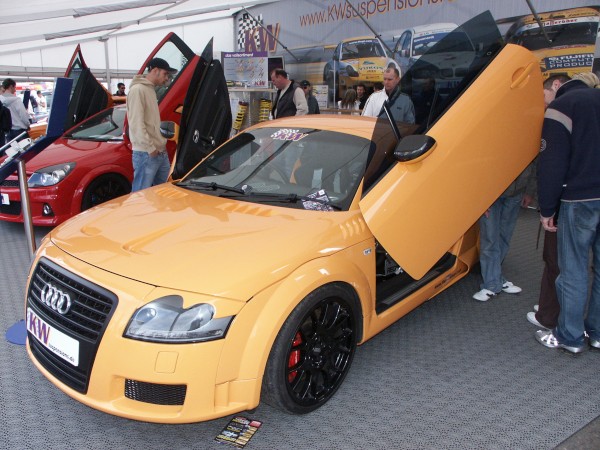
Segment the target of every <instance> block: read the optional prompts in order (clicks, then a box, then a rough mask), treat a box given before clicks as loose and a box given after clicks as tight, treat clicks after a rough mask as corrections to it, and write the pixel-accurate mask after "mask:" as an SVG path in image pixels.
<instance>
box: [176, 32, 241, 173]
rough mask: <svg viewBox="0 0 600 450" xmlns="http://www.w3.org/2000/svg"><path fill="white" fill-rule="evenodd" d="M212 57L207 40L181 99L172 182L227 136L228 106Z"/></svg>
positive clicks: (221, 76)
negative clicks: (181, 111) (181, 114)
mask: <svg viewBox="0 0 600 450" xmlns="http://www.w3.org/2000/svg"><path fill="white" fill-rule="evenodd" d="M212 55H213V41H212V39H211V41H210V42H209V43H208V44H207V46H206V48H205V49H204V51H203V52H202V55H201V57H200V61H199V62H198V64H197V66H196V70H195V71H194V75H193V77H192V80H191V83H190V84H189V88H188V91H187V95H186V97H185V104H184V107H183V116H182V118H181V124H180V130H179V140H178V143H177V154H176V158H175V162H174V164H173V172H172V174H171V178H173V179H175V180H176V179H179V178H181V177H182V176H183V175H185V174H186V173H187V172H189V171H190V170H191V169H192V168H193V167H194V166H195V165H196V164H198V162H200V161H201V160H202V159H204V157H205V156H206V155H208V154H209V153H211V152H212V151H213V150H214V149H215V148H216V147H218V146H219V145H221V144H222V143H223V142H225V141H226V140H227V139H228V138H229V135H230V133H231V125H232V117H231V106H230V103H229V91H228V89H227V83H226V81H225V74H224V72H223V67H222V66H221V63H220V62H219V61H218V60H214V59H213V57H212Z"/></svg>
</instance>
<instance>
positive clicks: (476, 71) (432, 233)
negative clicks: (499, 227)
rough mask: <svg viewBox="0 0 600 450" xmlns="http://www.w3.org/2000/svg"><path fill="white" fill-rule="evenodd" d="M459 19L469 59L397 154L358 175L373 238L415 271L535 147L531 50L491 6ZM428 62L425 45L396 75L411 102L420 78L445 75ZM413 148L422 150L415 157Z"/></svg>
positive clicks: (535, 74) (538, 105) (482, 207)
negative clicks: (513, 37) (503, 27)
mask: <svg viewBox="0 0 600 450" xmlns="http://www.w3.org/2000/svg"><path fill="white" fill-rule="evenodd" d="M459 28H460V29H461V31H464V32H465V33H467V34H468V35H469V37H470V39H471V41H472V42H473V43H474V48H476V49H477V50H476V51H475V52H473V56H472V60H471V61H469V63H468V64H465V61H464V55H462V56H461V58H459V59H458V60H460V62H461V63H460V68H459V69H460V72H459V71H457V72H458V73H456V74H454V75H455V76H456V75H458V74H459V73H460V74H461V75H460V79H459V81H458V83H457V84H456V86H455V87H453V88H451V89H450V90H449V92H448V91H447V92H445V93H444V94H443V95H441V94H440V93H439V92H436V93H435V95H434V96H433V97H432V99H431V106H430V110H429V111H428V112H427V114H424V117H425V119H424V120H423V122H422V123H421V124H418V128H417V131H416V135H409V136H404V137H403V138H402V140H401V141H400V143H399V144H398V147H397V148H396V153H397V154H400V153H401V155H400V156H401V158H400V159H405V161H399V160H398V158H396V159H394V158H388V161H389V163H388V164H389V165H388V167H384V168H383V170H380V171H379V172H378V173H382V174H383V175H381V176H378V177H377V179H374V180H372V181H371V182H367V181H368V180H367V179H366V180H365V193H364V196H363V198H362V199H361V201H360V208H361V211H362V213H363V215H364V217H365V220H366V221H367V224H368V226H369V228H370V229H371V231H372V232H373V234H374V235H375V237H376V238H377V240H378V241H379V242H380V243H381V244H382V245H383V247H384V248H385V249H386V251H387V252H388V253H389V254H390V255H391V256H392V257H393V258H394V259H395V260H396V262H397V263H398V264H399V265H400V266H401V267H402V268H403V269H404V270H405V271H406V272H407V273H408V274H409V275H410V276H411V277H413V278H415V279H419V278H421V277H422V276H423V275H424V274H425V273H426V272H427V271H428V270H429V269H430V268H432V267H433V266H434V265H435V263H436V262H437V261H438V260H439V259H440V258H441V257H442V256H443V255H444V254H445V253H446V252H447V251H448V250H449V249H451V247H452V246H453V244H454V243H455V242H457V241H458V240H459V239H460V237H461V236H462V235H463V234H464V233H465V232H466V231H467V230H468V229H469V228H470V227H471V226H472V225H473V224H474V223H475V222H476V221H477V220H478V219H479V218H480V217H481V216H482V215H483V214H484V212H485V211H486V209H487V208H488V207H489V206H490V205H491V204H492V203H493V202H494V201H495V200H496V199H497V198H498V197H499V196H500V195H501V194H502V192H503V191H504V190H505V189H506V188H507V187H508V186H509V185H510V183H511V182H512V181H513V180H514V179H515V178H516V177H517V176H518V175H519V174H520V173H521V172H522V171H523V169H525V168H526V167H527V165H528V164H529V163H530V162H531V161H532V160H533V159H534V158H535V156H536V155H537V153H538V151H539V146H540V135H541V126H542V121H543V114H544V104H543V95H542V77H541V73H540V69H539V64H538V62H537V60H536V59H535V57H534V56H533V54H532V53H531V52H529V51H528V50H526V49H524V48H522V47H519V46H515V45H507V46H504V45H503V43H502V40H501V35H500V33H499V31H498V29H497V27H496V24H495V22H494V19H493V18H492V16H491V14H489V12H486V13H483V14H481V15H479V16H477V17H475V18H473V19H471V20H470V21H468V22H467V23H465V24H463V25H462V26H461V27H459ZM438 45H446V44H445V43H444V42H443V40H442V41H440V43H438ZM431 50H432V51H433V52H435V51H436V46H434V47H433V48H432V49H431ZM448 58H451V54H448ZM435 61H439V57H437V56H436V57H435V58H433V59H432V60H431V61H430V60H428V58H427V53H426V54H425V55H423V56H422V57H421V58H420V59H419V61H417V62H416V63H415V64H414V65H413V66H412V67H411V69H410V70H409V71H408V72H407V73H406V74H405V75H404V77H403V81H402V86H403V88H404V89H406V92H407V93H409V95H411V98H412V100H413V103H415V106H417V103H418V102H419V101H420V95H421V93H420V92H419V89H420V87H421V86H423V84H424V83H421V80H423V81H424V80H426V79H428V78H429V79H431V78H433V79H434V80H435V81H436V82H438V81H439V80H440V79H441V78H442V77H444V76H445V73H441V71H440V68H438V67H436V65H435V64H436V63H435ZM465 69H466V70H465ZM447 70H448V66H447V65H446V66H445V67H444V71H447ZM405 78H406V80H405ZM407 80H408V81H407ZM400 128H401V129H402V127H400ZM399 150H400V151H399ZM411 152H412V154H413V155H418V154H419V153H422V154H420V156H418V157H416V159H415V157H414V156H413V157H411V156H410V155H411ZM407 155H409V156H407Z"/></svg>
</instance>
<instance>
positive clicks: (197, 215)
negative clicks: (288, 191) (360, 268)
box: [50, 184, 370, 301]
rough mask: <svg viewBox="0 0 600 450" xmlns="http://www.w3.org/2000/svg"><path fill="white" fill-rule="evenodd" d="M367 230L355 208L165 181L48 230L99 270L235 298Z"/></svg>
mask: <svg viewBox="0 0 600 450" xmlns="http://www.w3.org/2000/svg"><path fill="white" fill-rule="evenodd" d="M357 221H358V222H357ZM347 222H351V224H350V223H347ZM357 223H362V224H363V226H357ZM349 229H350V230H360V231H356V232H354V233H349V232H348V231H347V230H349ZM369 236H370V234H369V232H368V231H367V228H366V226H364V221H363V219H362V216H361V214H360V212H358V211H357V210H355V211H350V212H327V213H323V212H317V211H305V210H301V209H290V208H282V207H274V206H273V207H272V206H265V205H258V204H255V203H248V202H241V201H236V200H231V199H224V198H219V197H214V196H210V195H206V194H202V193H197V192H191V191H187V190H184V189H183V188H179V187H177V186H173V185H170V184H164V185H160V186H156V187H153V188H150V189H146V190H143V191H139V192H136V193H133V194H131V195H128V196H124V197H121V198H118V199H115V200H113V201H110V202H107V203H105V204H103V205H100V206H99V207H97V208H93V209H91V210H88V211H86V212H84V213H82V214H80V215H78V216H77V217H75V218H73V219H71V220H70V221H68V222H66V223H65V224H63V225H62V226H60V227H58V228H56V229H55V230H53V231H52V232H51V233H50V237H51V239H52V242H53V243H54V244H55V245H56V246H58V247H59V248H61V249H62V250H63V251H65V252H67V253H68V254H70V255H72V256H74V257H75V258H78V259H80V260H82V261H84V262H86V263H88V264H91V265H93V266H96V267H98V268H101V269H103V270H107V271H109V272H112V273H116V274H118V275H121V276H124V277H127V278H131V279H134V280H138V281H141V282H144V283H148V284H152V285H156V286H161V287H166V288H172V289H178V290H186V291H191V292H197V293H202V294H207V295H213V296H219V297H226V298H231V299H236V300H242V301H245V300H248V299H250V298H251V297H252V296H253V295H255V294H256V293H257V292H259V291H260V290H262V289H264V288H265V287H267V286H270V285H272V284H273V283H275V282H277V281H278V280H281V279H282V278H284V277H285V276H287V275H289V274H290V273H291V272H292V271H293V270H295V269H296V268H297V267H299V266H300V265H302V264H303V263H305V262H307V261H309V260H312V259H315V258H319V257H325V256H327V255H329V254H332V253H335V252H337V251H339V250H341V249H343V248H346V247H349V246H351V245H353V244H354V243H356V242H359V241H360V240H364V239H366V238H368V237H369Z"/></svg>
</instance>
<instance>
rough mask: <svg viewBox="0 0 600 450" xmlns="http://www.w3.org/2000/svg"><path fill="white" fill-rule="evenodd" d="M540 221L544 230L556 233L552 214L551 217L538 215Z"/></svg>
mask: <svg viewBox="0 0 600 450" xmlns="http://www.w3.org/2000/svg"><path fill="white" fill-rule="evenodd" d="M540 222H542V226H543V227H544V230H546V231H550V232H552V233H556V230H557V228H556V224H555V223H554V216H552V217H543V216H540Z"/></svg>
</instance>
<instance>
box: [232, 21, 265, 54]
mask: <svg viewBox="0 0 600 450" xmlns="http://www.w3.org/2000/svg"><path fill="white" fill-rule="evenodd" d="M260 24H262V14H259V15H258V16H256V17H255V18H252V17H250V14H248V13H242V17H240V19H239V20H238V38H237V43H238V49H240V50H244V49H245V48H246V31H250V30H252V29H254V28H256V27H258V26H259V25H260ZM258 39H259V38H258V35H256V36H254V40H255V41H256V46H257V47H258V45H259V44H260V42H259V41H258Z"/></svg>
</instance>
